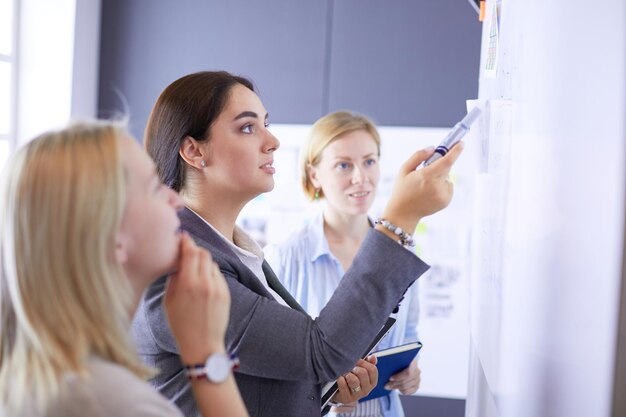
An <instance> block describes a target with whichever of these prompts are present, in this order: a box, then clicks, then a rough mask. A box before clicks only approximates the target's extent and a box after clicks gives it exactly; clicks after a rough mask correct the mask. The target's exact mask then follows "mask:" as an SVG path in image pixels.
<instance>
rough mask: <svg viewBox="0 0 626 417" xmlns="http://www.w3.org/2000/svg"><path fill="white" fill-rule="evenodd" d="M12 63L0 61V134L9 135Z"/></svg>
mask: <svg viewBox="0 0 626 417" xmlns="http://www.w3.org/2000/svg"><path fill="white" fill-rule="evenodd" d="M11 90H12V88H11V64H9V63H8V62H0V135H8V134H9V128H10V124H9V121H10V117H11V114H12V113H13V111H12V109H11Z"/></svg>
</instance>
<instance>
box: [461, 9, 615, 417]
mask: <svg viewBox="0 0 626 417" xmlns="http://www.w3.org/2000/svg"><path fill="white" fill-rule="evenodd" d="M498 8H499V10H498ZM494 13H498V15H495V17H494ZM494 24H495V25H496V26H495V27H494ZM480 74H481V75H480V88H479V99H481V100H484V101H493V102H498V101H505V102H510V103H511V109H512V110H511V112H510V113H508V115H507V114H506V113H503V117H505V118H507V121H506V122H503V124H507V123H508V124H509V126H508V128H507V129H504V130H500V131H499V133H494V132H497V130H496V131H494V130H492V131H490V133H489V134H488V137H487V140H488V141H489V143H498V144H502V143H508V144H509V147H508V152H507V153H505V154H502V155H500V156H496V159H498V158H503V159H504V160H505V161H506V164H503V166H504V167H506V168H507V169H506V170H505V172H504V174H505V175H506V176H507V189H506V193H504V194H503V195H500V196H499V197H497V198H498V200H497V201H496V202H495V204H497V205H498V206H499V207H503V208H504V212H503V213H502V217H501V218H499V219H497V220H498V223H497V225H496V226H497V229H496V230H495V231H494V233H497V234H498V241H499V246H492V247H491V248H489V246H488V245H485V247H483V249H485V250H487V251H488V252H487V255H485V254H484V253H481V252H480V251H475V252H474V253H473V255H472V261H471V263H472V265H480V262H481V257H482V256H493V257H494V258H496V260H497V270H498V271H500V272H499V273H500V275H499V276H498V277H497V285H482V286H481V282H480V281H476V280H474V279H472V280H471V284H470V285H471V288H470V296H471V298H470V313H476V314H470V321H471V324H470V329H471V330H470V331H471V335H470V350H471V355H470V375H469V381H470V385H469V387H468V398H467V403H466V416H468V417H474V416H476V417H477V416H480V417H494V416H499V417H518V416H519V417H528V416H542V417H543V416H555V417H557V416H558V417H560V416H568V417H572V416H581V417H583V416H585V417H586V416H594V417H595V416H599V417H602V416H610V415H611V408H612V402H613V376H614V365H615V352H616V346H615V341H616V336H617V334H616V329H617V317H618V307H619V301H620V300H619V288H620V281H621V275H622V262H623V247H624V197H625V195H624V194H625V193H624V191H625V185H626V182H625V178H624V177H625V175H624V174H625V167H626V161H625V156H626V149H625V142H626V141H625V137H626V129H625V126H626V122H625V116H626V105H625V103H626V2H624V1H623V0H605V1H602V2H595V3H593V4H590V3H589V2H583V1H580V0H551V1H543V0H525V1H522V0H502V1H498V2H496V1H493V0H488V1H487V16H486V19H485V22H484V23H483V43H482V49H481V73H480ZM498 119H499V117H494V119H493V121H492V122H490V123H497V121H498ZM500 121H501V122H502V119H500ZM505 132H506V133H505ZM492 156H493V155H492ZM483 179H484V181H485V182H488V181H495V182H496V184H497V181H498V180H499V179H498V178H495V179H494V178H491V179H490V178H483ZM479 189H480V186H477V190H479ZM491 196H493V195H491ZM489 197H490V196H486V197H485V196H484V195H478V194H477V196H476V199H478V200H482V203H483V204H486V202H487V200H488V198H489ZM477 204H480V203H477ZM483 209H484V207H483ZM480 227H481V218H480V217H476V218H475V221H474V223H473V226H472V228H473V229H475V231H476V230H479V229H480ZM479 243H480V242H479ZM483 267H488V265H483ZM476 268H477V271H479V272H480V267H478V266H477V267H476ZM482 272H483V275H482V276H487V275H488V271H485V270H484V269H483V270H482ZM482 283H483V284H484V281H483V282H482ZM485 305H487V306H489V308H492V314H486V313H485V311H484V306H485ZM481 308H483V310H482V311H481Z"/></svg>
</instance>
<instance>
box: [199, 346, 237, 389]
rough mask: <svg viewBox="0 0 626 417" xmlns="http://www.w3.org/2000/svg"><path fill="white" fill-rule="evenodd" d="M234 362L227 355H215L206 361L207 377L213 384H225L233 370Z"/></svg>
mask: <svg viewBox="0 0 626 417" xmlns="http://www.w3.org/2000/svg"><path fill="white" fill-rule="evenodd" d="M232 367H233V365H232V361H231V360H230V358H229V357H228V355H226V354H225V353H214V354H212V355H211V356H209V358H208V359H207V360H206V368H205V369H206V375H207V378H208V379H209V381H211V382H216V383H220V382H224V381H226V378H228V374H229V373H230V370H231V369H232Z"/></svg>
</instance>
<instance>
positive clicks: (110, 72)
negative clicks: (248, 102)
mask: <svg viewBox="0 0 626 417" xmlns="http://www.w3.org/2000/svg"><path fill="white" fill-rule="evenodd" d="M102 9H103V14H102V45H101V73H100V97H99V110H100V115H101V116H108V115H110V114H111V113H112V112H120V111H123V110H124V104H123V103H122V101H121V100H120V97H119V94H118V91H119V93H121V95H122V96H123V97H124V99H125V100H126V101H127V102H128V110H129V112H130V116H131V130H132V132H133V133H134V134H135V135H138V136H141V135H142V134H143V128H144V127H145V123H146V121H147V118H148V115H149V112H150V109H151V106H152V104H153V103H154V102H155V100H156V98H157V97H158V94H159V93H160V92H161V91H162V90H163V88H164V87H165V86H167V85H168V84H169V83H170V82H172V81H174V80H175V79H176V78H178V77H180V76H183V75H185V74H187V73H190V72H194V71H200V70H207V69H208V70H216V69H225V70H228V71H231V72H233V73H236V74H241V75H245V76H248V77H250V78H251V79H252V80H253V81H254V83H255V84H256V86H257V87H258V89H259V92H260V95H261V98H262V99H263V102H264V104H265V106H266V108H267V109H268V111H269V113H270V116H271V117H270V119H271V121H272V122H274V123H277V122H281V123H310V122H312V121H314V120H315V118H316V117H318V116H319V115H321V114H322V112H323V106H322V102H323V90H324V89H323V82H324V81H323V74H324V71H323V68H324V65H325V64H324V62H325V61H324V59H325V45H326V42H327V40H326V38H325V36H326V19H327V15H328V2H327V1H314V2H294V1H291V0H272V1H264V2H255V1H243V0H241V1H227V2H226V1H213V0H185V1H179V0H176V1H154V0H106V1H103V4H102Z"/></svg>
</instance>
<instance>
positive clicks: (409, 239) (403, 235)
mask: <svg viewBox="0 0 626 417" xmlns="http://www.w3.org/2000/svg"><path fill="white" fill-rule="evenodd" d="M374 224H379V225H381V226H382V227H384V228H385V229H387V230H389V231H390V232H392V233H393V234H395V235H396V236H398V238H399V239H400V244H401V245H402V246H408V247H411V248H412V247H413V246H415V241H414V240H413V235H411V234H409V233H407V232H405V231H404V230H402V228H401V227H399V226H396V225H395V224H393V223H391V222H390V221H389V220H387V219H383V218H379V219H376V221H375V222H374Z"/></svg>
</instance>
